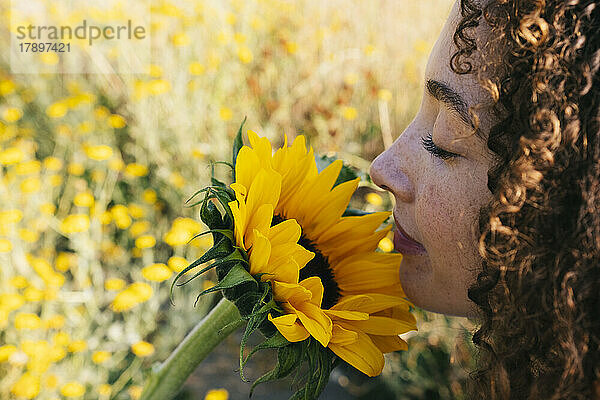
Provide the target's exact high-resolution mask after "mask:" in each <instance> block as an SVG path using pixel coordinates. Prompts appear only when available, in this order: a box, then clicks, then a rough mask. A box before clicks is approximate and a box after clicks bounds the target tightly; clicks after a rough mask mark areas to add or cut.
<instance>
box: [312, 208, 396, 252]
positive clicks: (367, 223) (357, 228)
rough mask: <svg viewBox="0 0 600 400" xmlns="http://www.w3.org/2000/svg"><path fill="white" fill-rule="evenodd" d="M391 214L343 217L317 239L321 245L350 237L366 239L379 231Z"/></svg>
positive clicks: (381, 213)
mask: <svg viewBox="0 0 600 400" xmlns="http://www.w3.org/2000/svg"><path fill="white" fill-rule="evenodd" d="M390 214H391V213H389V212H377V213H373V214H367V215H361V216H352V217H343V218H342V219H340V220H339V221H338V222H337V223H336V224H335V225H334V226H332V227H331V228H329V229H327V231H326V232H323V234H322V235H320V236H318V237H317V240H318V241H319V243H323V244H324V245H327V244H328V243H327V242H328V241H329V240H332V239H334V238H338V237H340V238H347V237H349V236H358V237H365V236H366V235H369V234H371V233H373V232H375V231H376V230H377V228H379V226H380V225H381V224H382V223H383V221H385V220H386V219H388V218H389V216H390Z"/></svg>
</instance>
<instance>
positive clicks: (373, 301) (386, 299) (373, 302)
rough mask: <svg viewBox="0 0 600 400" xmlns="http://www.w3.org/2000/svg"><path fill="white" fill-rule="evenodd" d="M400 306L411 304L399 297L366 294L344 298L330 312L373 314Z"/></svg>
mask: <svg viewBox="0 0 600 400" xmlns="http://www.w3.org/2000/svg"><path fill="white" fill-rule="evenodd" d="M400 304H404V305H406V306H409V305H410V304H411V303H410V302H409V301H408V300H405V299H403V298H401V297H396V296H389V295H385V294H379V293H367V294H364V295H355V296H344V297H342V298H341V299H339V300H338V302H337V303H336V304H335V305H334V306H333V307H331V309H332V310H350V311H360V312H363V313H368V314H373V313H376V312H378V311H381V310H384V309H386V308H391V307H394V306H397V305H400Z"/></svg>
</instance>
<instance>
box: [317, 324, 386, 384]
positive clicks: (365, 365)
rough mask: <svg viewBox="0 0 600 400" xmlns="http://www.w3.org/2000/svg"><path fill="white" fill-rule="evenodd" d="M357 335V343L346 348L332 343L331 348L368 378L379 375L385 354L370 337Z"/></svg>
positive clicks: (362, 334)
mask: <svg viewBox="0 0 600 400" xmlns="http://www.w3.org/2000/svg"><path fill="white" fill-rule="evenodd" d="M357 334H358V339H357V340H356V342H354V343H352V344H349V345H346V346H342V345H338V344H336V343H330V344H329V348H330V349H331V350H332V351H333V352H334V353H335V354H337V355H338V356H339V357H340V358H341V359H342V360H344V361H346V362H347V363H349V364H350V365H352V366H353V367H354V368H356V369H358V370H359V371H361V372H363V373H365V374H367V375H368V376H377V375H379V374H380V373H381V371H382V370H383V366H384V364H385V360H384V358H383V353H381V351H380V350H379V349H378V348H377V346H375V344H374V343H373V341H372V340H371V339H370V338H369V336H368V335H366V334H365V333H362V332H357Z"/></svg>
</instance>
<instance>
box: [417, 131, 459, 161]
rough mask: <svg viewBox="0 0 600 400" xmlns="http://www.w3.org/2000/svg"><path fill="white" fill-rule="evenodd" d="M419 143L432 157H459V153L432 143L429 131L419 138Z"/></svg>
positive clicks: (444, 158)
mask: <svg viewBox="0 0 600 400" xmlns="http://www.w3.org/2000/svg"><path fill="white" fill-rule="evenodd" d="M421 143H422V144H423V148H424V149H425V150H426V151H427V152H429V153H431V154H432V155H433V156H434V157H437V158H441V159H442V160H448V159H451V158H457V157H460V155H459V154H455V153H452V152H449V151H446V150H444V149H440V148H439V147H437V146H436V144H435V143H433V137H432V136H431V133H429V134H427V136H426V137H424V138H421Z"/></svg>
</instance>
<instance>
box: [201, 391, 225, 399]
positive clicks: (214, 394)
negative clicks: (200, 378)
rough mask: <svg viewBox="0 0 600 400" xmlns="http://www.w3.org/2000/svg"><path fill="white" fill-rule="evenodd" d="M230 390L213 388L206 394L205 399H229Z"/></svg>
mask: <svg viewBox="0 0 600 400" xmlns="http://www.w3.org/2000/svg"><path fill="white" fill-rule="evenodd" d="M228 399H229V392H228V391H227V389H211V390H209V391H208V392H207V393H206V396H204V400H228Z"/></svg>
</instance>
